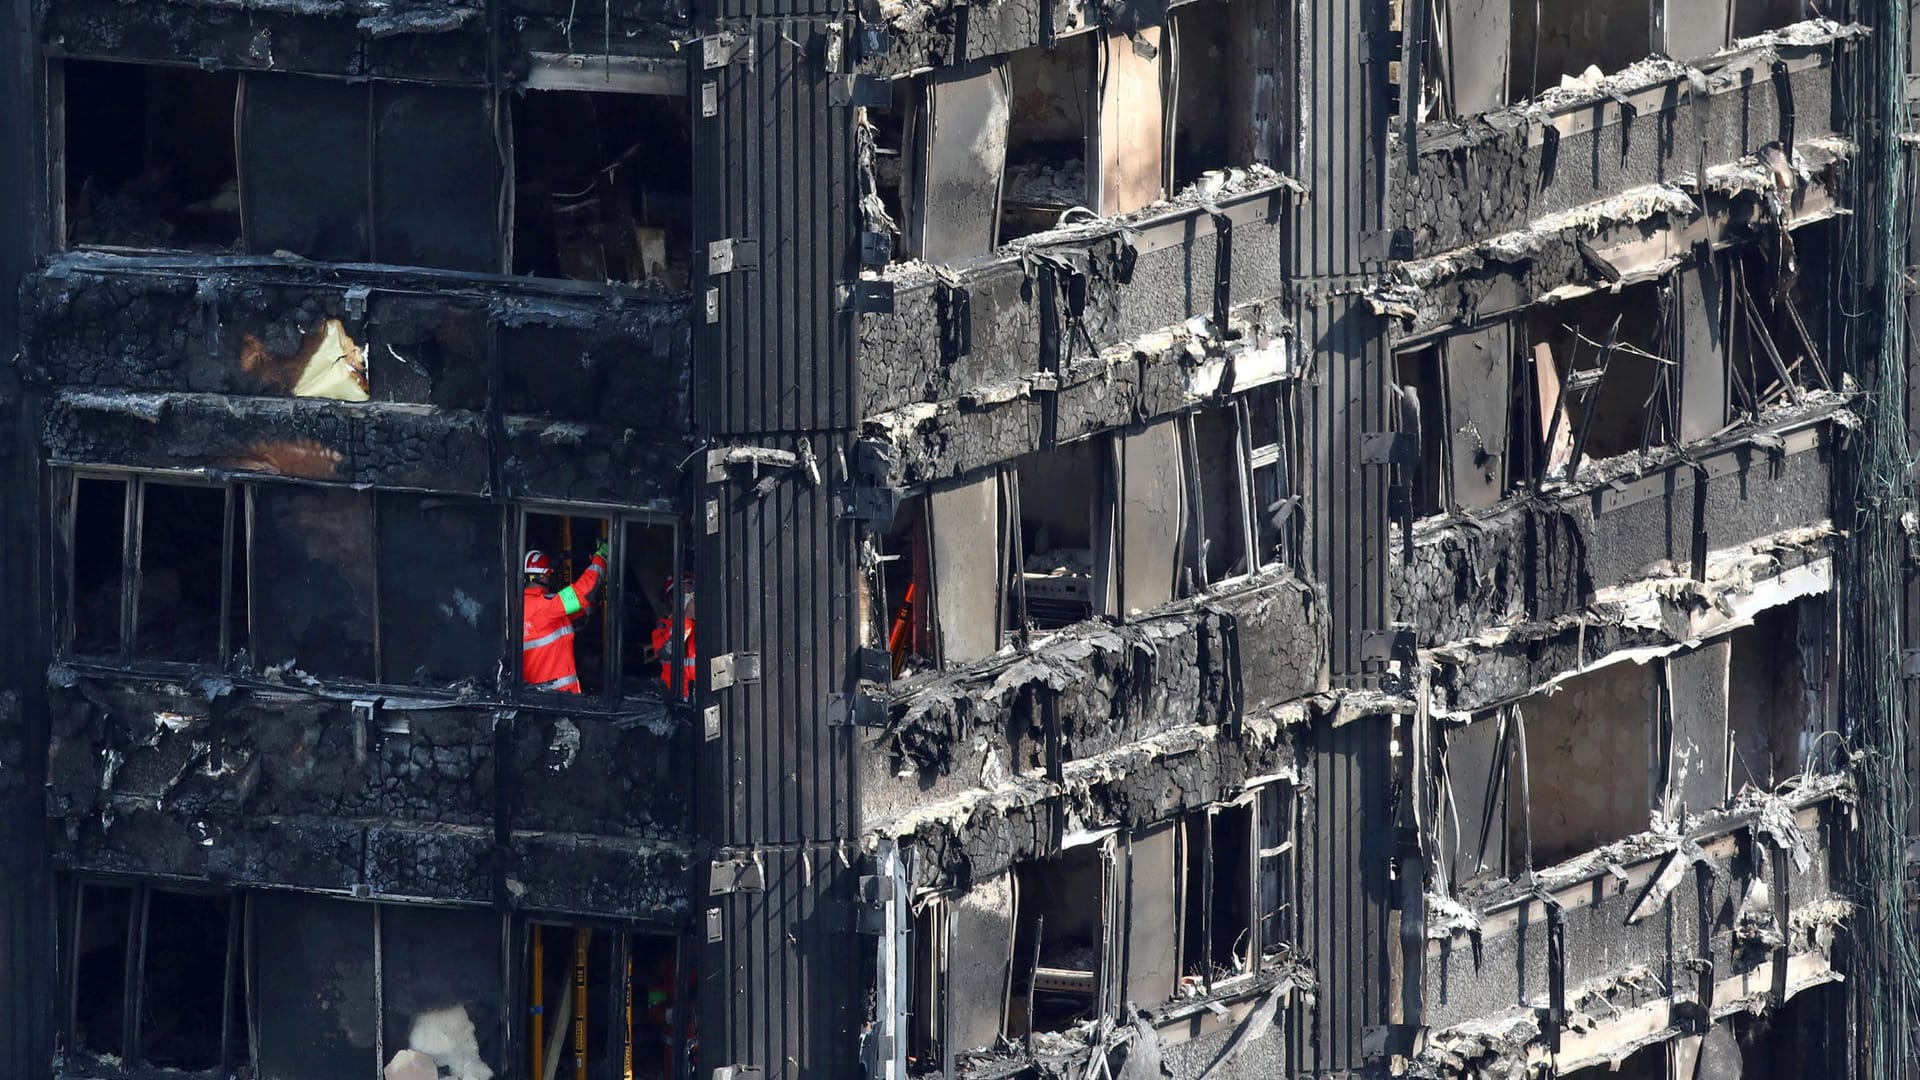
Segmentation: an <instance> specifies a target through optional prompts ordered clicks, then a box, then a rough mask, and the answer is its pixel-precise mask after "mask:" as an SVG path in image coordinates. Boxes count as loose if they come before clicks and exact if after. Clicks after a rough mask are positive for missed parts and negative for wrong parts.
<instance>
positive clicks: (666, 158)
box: [513, 90, 693, 289]
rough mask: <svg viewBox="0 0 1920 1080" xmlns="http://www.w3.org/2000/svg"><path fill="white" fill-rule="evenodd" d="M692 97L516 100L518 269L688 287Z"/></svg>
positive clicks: (574, 94)
mask: <svg viewBox="0 0 1920 1080" xmlns="http://www.w3.org/2000/svg"><path fill="white" fill-rule="evenodd" d="M691 119H692V118H691V116H690V114H689V113H688V103H687V99H686V98H684V97H668V96H662V95H653V94H593V93H582V92H578V91H551V90H549V91H538V90H537V91H532V92H529V93H528V94H526V95H525V96H524V97H523V98H520V99H519V100H518V101H517V102H516V103H515V111H514V158H515V184H516V188H517V191H516V194H515V200H514V206H515V212H514V217H515V221H514V245H513V251H514V258H513V261H514V267H513V270H514V273H516V274H531V275H534V276H536V277H553V278H573V279H576V280H582V281H617V282H623V283H625V284H629V285H639V284H641V283H643V282H658V283H661V284H664V285H666V286H668V287H670V288H674V289H681V288H685V287H686V284H687V271H688V264H687V257H686V252H687V251H689V250H690V249H691V244H692V232H691V229H690V224H689V223H690V221H691V214H692V203H693V170H692V154H693V151H692V135H691Z"/></svg>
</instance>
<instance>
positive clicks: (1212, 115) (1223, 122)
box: [1169, 4, 1257, 191]
mask: <svg viewBox="0 0 1920 1080" xmlns="http://www.w3.org/2000/svg"><path fill="white" fill-rule="evenodd" d="M1253 10H1254V8H1253V6H1252V5H1250V4H1188V5H1185V6H1183V7H1181V8H1180V9H1179V10H1177V11H1175V12H1173V13H1172V14H1171V15H1170V16H1169V23H1170V25H1171V26H1172V28H1173V35H1172V43H1173V50H1174V56H1173V60H1172V65H1171V66H1172V71H1173V94H1174V102H1173V107H1172V112H1173V179H1174V190H1176V191H1178V190H1180V189H1181V188H1184V187H1186V186H1187V185H1189V184H1191V183H1193V182H1194V181H1196V180H1199V179H1200V178H1201V177H1202V176H1203V175H1205V174H1206V173H1208V172H1212V171H1216V170H1222V169H1226V168H1229V167H1232V166H1244V165H1247V164H1249V163H1251V162H1252V161H1253V160H1254V159H1255V157H1256V156H1257V151H1256V147H1255V145H1254V125H1253V119H1252V99H1251V96H1250V93H1249V91H1250V90H1251V89H1252V80H1253V73H1252V70H1251V68H1252V59H1251V57H1250V55H1249V49H1248V45H1249V43H1250V42H1252V41H1253V40H1254V36H1253V27H1252V25H1251V22H1252V12H1253Z"/></svg>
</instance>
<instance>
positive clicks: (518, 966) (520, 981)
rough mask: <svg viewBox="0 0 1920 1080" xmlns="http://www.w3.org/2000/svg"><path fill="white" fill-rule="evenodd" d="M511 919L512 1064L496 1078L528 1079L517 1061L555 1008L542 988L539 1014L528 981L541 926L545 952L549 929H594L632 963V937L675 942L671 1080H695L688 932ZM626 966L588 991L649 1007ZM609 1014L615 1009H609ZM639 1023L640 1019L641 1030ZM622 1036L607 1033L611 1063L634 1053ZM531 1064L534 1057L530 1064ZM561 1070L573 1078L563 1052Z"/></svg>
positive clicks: (640, 923) (623, 922)
mask: <svg viewBox="0 0 1920 1080" xmlns="http://www.w3.org/2000/svg"><path fill="white" fill-rule="evenodd" d="M512 920H513V921H512V923H511V925H510V926H509V927H508V928H507V933H508V935H509V937H508V955H507V956H506V957H505V958H504V961H503V962H504V963H505V964H506V965H507V968H506V978H507V985H508V990H507V995H506V1006H507V1010H506V1015H507V1033H506V1034H507V1037H506V1040H505V1044H504V1045H505V1046H506V1047H507V1051H506V1053H507V1055H508V1058H509V1060H508V1061H506V1062H503V1063H502V1065H501V1069H500V1072H499V1073H498V1074H496V1075H499V1076H521V1075H524V1074H523V1073H522V1072H521V1071H520V1070H519V1069H518V1068H517V1066H518V1064H520V1062H519V1061H518V1059H519V1058H520V1057H522V1056H524V1055H530V1054H531V1053H532V1052H533V1045H534V1044H533V1039H532V1038H530V1033H529V1029H528V1021H529V1018H531V1017H534V1016H541V1017H544V1016H547V1015H552V1014H553V1013H554V1010H555V1006H554V1004H553V1001H554V999H553V997H552V995H551V993H550V992H549V991H548V989H547V988H546V987H544V986H543V987H542V1000H541V1004H540V1005H539V1006H537V1008H539V1009H540V1010H542V1011H540V1012H538V1013H536V1012H535V1009H536V1006H535V1005H534V1003H533V987H532V986H531V985H530V983H529V981H528V979H527V978H526V972H527V969H528V967H529V966H530V965H531V963H532V960H533V940H534V928H535V927H539V928H540V929H541V938H542V949H543V951H546V952H551V951H552V949H553V945H552V944H550V943H548V942H547V941H546V940H545V939H546V936H547V935H546V931H549V930H574V931H578V930H590V931H592V932H593V933H595V934H599V933H602V932H606V933H611V934H614V935H615V937H614V939H613V943H612V945H611V946H610V947H611V949H612V950H613V951H612V957H613V960H615V961H618V960H621V959H624V960H626V961H628V962H629V963H630V962H631V960H632V958H633V946H632V939H633V938H634V937H636V936H638V937H651V938H659V939H662V940H665V941H670V942H672V945H673V951H674V989H675V991H676V995H677V996H676V998H675V1001H674V1005H675V1008H676V1010H677V1011H675V1012H674V1013H673V1019H672V1024H673V1070H672V1072H671V1073H670V1074H669V1076H668V1078H667V1080H693V1073H694V1070H693V1069H692V1068H691V1062H690V1060H689V1056H688V1053H689V1050H690V1049H691V1048H692V1044H691V1043H690V1041H689V1040H688V1038H687V1029H688V1026H689V1025H688V1024H687V1022H686V1021H687V1019H688V1017H689V1016H696V1015H697V1013H698V1010H699V988H698V986H697V985H695V984H693V982H692V980H691V979H690V978H689V976H690V975H692V974H694V972H692V971H690V970H689V967H690V965H691V964H692V963H693V962H695V961H697V960H698V958H699V949H698V948H697V947H696V945H695V942H694V941H693V940H692V939H691V938H690V937H689V936H688V935H687V934H685V933H684V932H682V931H680V930H679V929H678V928H675V927H670V926H663V925H660V924H657V923H652V922H648V921H646V920H642V919H618V918H609V917H606V916H592V915H579V914H569V913H564V912H546V911H534V912H522V913H517V914H515V915H513V916H512ZM567 947H569V948H570V947H572V946H571V943H569V944H568V946H567ZM589 963H591V961H589ZM622 966H623V965H622V964H619V963H612V962H610V963H609V964H608V971H607V978H606V980H605V981H604V982H603V983H602V984H601V985H600V986H598V987H592V988H590V991H589V992H590V993H597V994H603V995H608V996H610V997H611V998H612V999H614V1000H615V1001H616V1003H617V1004H621V1005H624V1006H625V1007H627V1008H629V1009H630V1008H631V1007H632V1006H633V1005H634V1004H635V1003H636V1001H637V1002H638V1004H639V1005H640V1006H641V1007H643V1008H644V1006H645V1000H644V997H643V996H641V995H637V994H634V993H633V989H632V988H633V987H634V986H635V985H636V984H639V983H641V982H642V981H643V979H644V976H643V975H642V973H641V972H639V971H638V970H637V969H635V970H633V971H632V972H631V973H630V974H629V975H628V976H627V978H625V979H622V978H621V977H620V974H619V968H620V967H622ZM572 985H573V984H572V983H571V982H565V983H562V984H561V986H562V988H563V989H571V988H572ZM623 994H624V995H625V997H624V998H623V997H622V995H623ZM609 1011H616V1010H613V1009H610V1010H609ZM637 1023H638V1021H637V1018H636V1026H637ZM617 1032H618V1029H617V1028H611V1029H609V1030H608V1031H607V1032H606V1033H605V1038H606V1040H607V1042H606V1044H605V1051H606V1053H607V1055H608V1060H616V1061H617V1060H619V1054H620V1052H621V1051H622V1050H623V1049H625V1050H629V1051H630V1050H631V1049H632V1047H631V1046H630V1045H629V1046H623V1043H622V1042H621V1040H620V1039H618V1038H617V1037H616V1036H617ZM593 1037H594V1036H593V1033H592V1032H589V1033H588V1038H589V1039H591V1038H593ZM543 1041H544V1037H543ZM549 1045H550V1044H549ZM530 1060H531V1059H530V1058H529V1061H530ZM383 1064H384V1063H383ZM560 1071H561V1073H562V1074H564V1075H567V1076H571V1075H572V1072H571V1070H569V1069H567V1068H566V1060H565V1053H564V1051H563V1052H562V1058H561V1070H560ZM591 1075H592V1073H591V1070H589V1076H591Z"/></svg>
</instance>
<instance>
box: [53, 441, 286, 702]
mask: <svg viewBox="0 0 1920 1080" xmlns="http://www.w3.org/2000/svg"><path fill="white" fill-rule="evenodd" d="M82 480H93V481H107V482H118V483H122V484H124V485H125V501H124V502H123V504H122V507H123V509H122V533H121V547H120V551H121V556H120V558H121V569H120V589H119V592H120V610H119V617H118V625H119V645H118V647H117V648H116V649H115V650H114V651H113V652H112V653H110V654H109V653H96V652H80V651H78V650H77V649H76V647H75V645H74V637H75V631H74V627H75V618H74V615H75V611H76V607H75V604H76V578H77V574H76V573H75V567H74V552H75V547H74V530H75V527H76V519H77V514H78V511H79V500H78V495H79V490H80V481H82ZM51 482H52V488H53V492H52V494H53V510H54V537H55V552H56V558H57V564H56V566H55V567H54V574H53V582H54V584H53V588H54V593H55V598H56V600H57V601H58V602H57V603H56V604H55V608H54V610H55V611H57V612H58V617H57V619H56V620H55V624H54V641H53V648H54V654H55V655H56V656H59V657H61V658H63V659H70V660H82V661H86V660H92V661H99V662H110V663H116V664H120V665H130V664H138V665H140V666H143V667H144V666H150V665H152V666H159V667H164V668H170V669H176V670H177V669H188V668H203V667H214V668H219V669H222V670H224V669H225V668H227V666H228V665H229V664H231V663H232V661H233V659H234V657H235V655H236V654H237V653H238V652H241V651H244V650H236V649H235V648H234V639H235V636H236V635H235V629H236V628H235V625H234V623H235V622H236V620H235V618H234V612H233V591H234V589H233V585H234V580H233V567H234V559H235V557H236V550H235V539H234V526H235V524H236V523H239V524H241V525H242V532H241V540H240V542H241V543H243V544H245V545H246V547H247V550H246V553H245V554H246V557H247V575H248V579H247V602H248V605H249V609H248V612H247V615H246V620H245V621H246V623H247V627H241V628H240V629H242V630H246V629H248V628H250V627H251V626H252V623H253V612H252V608H251V605H252V603H253V582H252V574H253V557H252V554H253V552H252V547H253V499H252V485H249V484H243V483H238V482H234V481H224V480H215V479H211V478H209V477H207V476H204V475H202V474H199V473H171V472H160V471H151V470H120V469H98V468H89V467H86V466H71V467H69V466H60V467H56V468H54V469H53V470H52V476H51ZM156 483H157V484H164V485H168V486H172V487H190V488H201V489H210V490H218V491H220V492H221V493H222V496H223V498H224V501H225V509H224V519H223V522H222V529H223V532H222V537H221V558H220V632H219V642H218V645H217V648H216V650H215V655H214V656H212V657H210V658H207V659H201V660H156V659H152V658H148V657H142V656H141V655H140V651H139V641H138V636H139V628H140V589H141V582H142V576H141V554H142V544H141V541H142V539H143V535H144V532H143V530H144V528H145V524H146V523H145V514H146V489H147V486H148V485H149V484H156Z"/></svg>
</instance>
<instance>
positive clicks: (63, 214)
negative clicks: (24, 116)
mask: <svg viewBox="0 0 1920 1080" xmlns="http://www.w3.org/2000/svg"><path fill="white" fill-rule="evenodd" d="M70 62H79V63H97V64H117V65H120V66H122V67H130V68H180V69H186V70H190V71H203V70H206V69H204V68H202V67H201V66H200V65H198V64H179V63H165V62H162V61H157V60H130V59H128V58H126V57H124V56H88V55H67V56H49V57H47V59H46V81H45V86H46V93H47V129H46V132H45V135H46V140H47V162H46V171H45V173H44V174H43V175H44V178H45V180H46V183H47V200H48V214H47V224H46V229H47V231H46V233H45V236H46V240H47V244H48V247H47V250H49V251H54V252H68V251H144V252H163V253H172V254H179V253H191V254H196V255H197V254H201V253H198V252H193V251H192V249H190V248H186V247H180V246H170V247H127V246H125V245H116V244H76V243H74V242H73V229H72V227H71V222H70V220H69V212H70V210H71V207H70V206H69V205H68V202H67V149H68V148H67V75H68V71H67V65H68V64H69V63H70ZM214 70H215V71H216V72H218V71H222V70H226V69H219V68H216V69H214ZM233 74H235V75H236V76H237V75H239V74H240V73H239V72H237V71H236V72H233ZM238 94H239V91H238V88H237V87H236V89H235V100H234V107H233V115H232V117H231V118H230V119H231V121H232V124H233V125H237V124H238V121H239V115H240V106H239V97H238ZM230 126H231V125H230ZM233 172H234V181H235V183H236V185H237V184H238V182H239V178H240V157H239V140H238V133H237V131H236V133H235V145H234V162H233ZM241 245H242V247H244V242H243V241H242V242H241ZM235 253H238V252H235Z"/></svg>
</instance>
